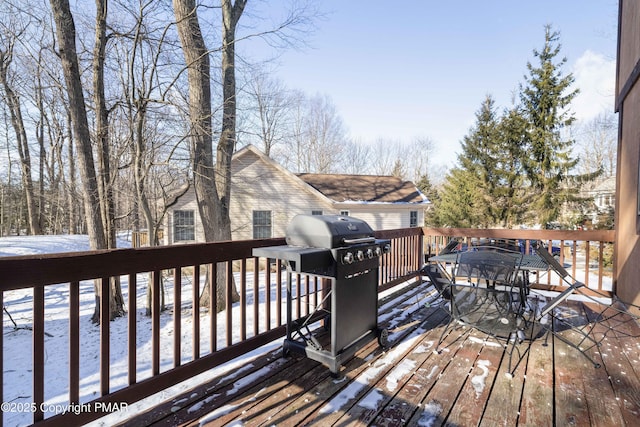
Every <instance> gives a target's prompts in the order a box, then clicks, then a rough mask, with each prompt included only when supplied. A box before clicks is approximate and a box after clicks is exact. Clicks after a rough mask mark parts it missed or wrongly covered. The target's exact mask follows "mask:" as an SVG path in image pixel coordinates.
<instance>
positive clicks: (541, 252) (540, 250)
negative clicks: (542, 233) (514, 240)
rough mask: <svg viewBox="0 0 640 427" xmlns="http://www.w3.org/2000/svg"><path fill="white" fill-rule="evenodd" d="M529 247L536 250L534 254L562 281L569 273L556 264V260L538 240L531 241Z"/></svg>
mask: <svg viewBox="0 0 640 427" xmlns="http://www.w3.org/2000/svg"><path fill="white" fill-rule="evenodd" d="M531 246H532V247H533V248H534V249H535V250H536V254H537V255H538V256H539V257H540V258H542V259H543V260H544V262H546V263H547V265H548V266H549V267H551V268H552V269H554V270H555V271H556V273H558V274H559V275H560V276H561V277H562V278H563V279H564V278H565V277H567V276H568V275H569V272H568V271H567V270H566V269H565V268H564V267H563V266H562V265H561V264H560V263H559V262H558V260H557V259H556V258H555V257H554V256H553V255H551V254H550V253H549V250H548V249H547V248H546V247H545V245H544V243H542V242H541V241H540V240H532V241H531Z"/></svg>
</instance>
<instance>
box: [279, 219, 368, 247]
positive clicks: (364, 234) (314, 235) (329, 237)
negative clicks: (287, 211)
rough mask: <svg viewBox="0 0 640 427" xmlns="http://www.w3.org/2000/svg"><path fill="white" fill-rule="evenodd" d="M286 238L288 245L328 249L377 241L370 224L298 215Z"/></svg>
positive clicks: (357, 220) (292, 221) (351, 220)
mask: <svg viewBox="0 0 640 427" xmlns="http://www.w3.org/2000/svg"><path fill="white" fill-rule="evenodd" d="M285 238H286V241H287V244H288V245H292V246H305V247H317V248H327V249H334V248H340V247H344V246H349V245H354V244H358V243H370V242H374V241H375V236H374V232H373V229H372V228H371V227H370V226H369V224H367V223H366V222H364V221H362V220H360V219H357V218H353V217H349V216H344V215H296V216H295V217H294V218H293V219H292V220H291V222H290V223H289V225H288V226H287V230H286V236H285Z"/></svg>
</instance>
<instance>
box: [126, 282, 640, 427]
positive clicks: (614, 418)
mask: <svg viewBox="0 0 640 427" xmlns="http://www.w3.org/2000/svg"><path fill="white" fill-rule="evenodd" d="M433 296H434V292H433V288H432V287H431V286H430V284H429V283H428V282H425V283H422V284H420V285H417V286H416V287H415V288H413V289H411V290H410V291H407V292H404V293H402V294H399V295H396V296H393V295H392V296H389V297H387V298H385V299H384V300H382V301H381V306H380V310H379V326H380V327H384V328H387V329H388V330H389V332H390V334H389V339H390V342H391V344H390V347H389V348H388V349H386V350H382V349H381V348H380V347H379V346H378V343H377V342H376V341H375V340H374V341H372V342H371V343H370V344H369V345H367V346H365V347H364V348H362V349H361V350H360V351H359V352H358V353H357V354H356V355H355V357H354V358H353V359H351V360H350V361H349V362H348V363H347V364H346V366H345V367H343V368H342V370H341V372H340V373H339V376H338V377H337V378H334V377H332V376H331V375H330V372H329V370H328V369H327V368H326V367H324V366H322V365H320V364H319V363H317V362H314V361H311V360H309V359H306V358H301V357H298V356H293V357H291V358H282V357H281V349H279V348H276V349H273V348H271V350H270V351H268V352H266V353H264V354H263V355H261V356H260V357H258V358H256V359H253V360H252V361H251V362H250V363H245V364H243V365H240V366H238V367H237V368H236V369H231V370H229V371H228V372H226V373H224V374H223V375H221V376H219V377H216V378H214V379H213V380H211V381H209V382H207V383H206V384H204V385H201V386H199V387H197V388H194V389H192V390H189V391H187V392H185V393H184V394H182V395H180V396H177V397H175V398H173V399H172V400H171V401H168V402H167V403H165V404H162V405H159V406H157V407H155V408H153V410H151V411H150V412H148V413H144V414H139V415H138V416H137V417H136V418H134V419H131V420H129V421H128V422H127V423H126V425H132V426H133V425H151V424H154V425H198V424H199V425H206V426H221V425H237V426H254V425H255V426H257V425H277V426H297V425H322V426H328V425H339V426H347V425H375V426H403V425H420V426H432V425H433V426H435V425H441V424H447V425H458V426H470V425H489V426H494V425H591V426H612V425H635V423H637V420H638V417H640V339H639V338H638V337H640V328H639V327H638V325H637V323H635V322H626V323H623V324H621V325H618V328H619V329H618V331H619V333H616V334H614V336H611V334H607V336H604V337H603V336H602V335H600V336H601V339H599V340H600V341H601V345H600V346H599V347H596V348H593V349H592V350H590V355H591V356H592V357H593V358H594V359H595V360H596V361H598V362H601V363H602V366H601V367H600V368H595V367H594V365H593V364H592V363H591V362H590V361H589V360H588V359H587V358H586V357H584V356H583V355H581V354H580V353H579V352H578V351H577V350H575V349H574V348H571V347H569V346H567V344H565V343H564V342H563V341H561V340H559V339H557V338H554V337H553V336H549V337H547V338H548V339H547V340H545V337H542V338H539V339H537V340H534V341H533V342H532V344H531V347H530V350H529V351H525V350H526V349H527V348H528V342H525V343H523V344H521V345H520V346H519V348H520V349H521V350H522V351H523V356H522V359H521V361H520V363H519V364H518V365H517V367H516V369H515V371H514V375H513V377H510V376H509V375H507V374H508V371H509V369H508V364H509V360H508V359H509V357H508V354H507V352H505V349H504V347H503V346H501V345H499V344H498V343H497V342H496V341H495V340H490V339H489V340H487V336H486V335H483V334H481V333H479V332H475V331H474V332H471V333H470V334H465V331H464V330H463V328H459V329H455V330H454V331H452V332H451V333H450V334H449V335H447V337H446V338H445V342H444V346H445V348H444V349H443V350H442V351H441V352H439V353H438V352H434V347H435V344H436V343H437V342H438V339H439V338H440V334H441V333H442V330H443V328H444V326H445V324H446V323H447V315H446V312H445V311H444V310H442V309H441V305H440V303H441V301H438V300H436V301H434V300H433ZM569 304H570V306H566V305H565V306H564V310H566V313H567V314H568V315H572V316H574V317H575V318H574V319H573V321H577V322H583V323H587V324H588V323H589V320H588V319H587V315H588V313H589V312H590V310H588V309H587V310H585V306H584V304H583V303H579V302H575V301H572V302H570V303H569ZM600 326H601V325H596V327H595V329H594V334H596V336H597V335H598V328H600ZM623 329H624V330H623ZM571 333H572V332H571V331H564V332H562V334H564V335H565V337H566V338H569V339H570V334H571ZM573 333H575V332H573ZM516 357H517V354H516Z"/></svg>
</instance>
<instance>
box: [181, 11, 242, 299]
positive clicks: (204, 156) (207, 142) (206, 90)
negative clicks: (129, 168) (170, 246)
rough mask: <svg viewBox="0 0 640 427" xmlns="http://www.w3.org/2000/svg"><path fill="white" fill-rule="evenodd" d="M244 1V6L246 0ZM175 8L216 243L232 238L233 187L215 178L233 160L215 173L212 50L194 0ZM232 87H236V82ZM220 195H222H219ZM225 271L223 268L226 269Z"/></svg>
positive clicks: (204, 212) (204, 202)
mask: <svg viewBox="0 0 640 427" xmlns="http://www.w3.org/2000/svg"><path fill="white" fill-rule="evenodd" d="M241 3H242V4H243V5H244V2H241ZM223 6H224V2H223ZM173 7H174V11H175V15H176V21H177V24H178V25H177V27H178V35H179V36H180V42H181V43H182V51H183V53H184V56H185V61H186V63H187V75H188V79H189V119H190V124H191V132H190V133H191V135H192V137H191V141H192V150H193V173H194V188H195V193H196V198H197V200H198V210H199V213H200V218H201V220H202V226H203V230H204V235H205V240H206V241H207V242H214V241H219V240H224V239H230V237H231V228H230V226H228V225H225V224H228V223H229V213H228V195H229V194H230V190H227V189H226V188H225V187H224V186H225V185H227V186H228V185H230V180H225V181H224V183H223V185H222V186H219V185H218V184H217V183H216V179H217V178H219V177H223V179H224V177H227V176H229V177H230V176H231V170H230V162H228V161H226V160H224V161H223V163H222V165H223V167H224V166H225V165H226V166H228V167H229V170H228V171H225V170H219V171H218V173H217V174H215V173H214V168H213V142H212V126H211V89H210V76H209V69H210V65H209V52H208V50H207V48H206V45H205V43H204V38H203V37H202V32H201V31H200V24H199V22H198V16H197V13H196V3H195V0H173ZM233 87H234V90H235V82H234V84H233ZM225 93H226V92H225ZM234 100H235V96H234ZM234 105H235V101H234ZM232 124H233V125H234V131H235V114H234V115H233V123H232ZM233 138H234V139H235V135H233ZM232 143H233V142H232ZM219 148H220V147H219ZM232 150H233V145H232V146H231V153H229V160H230V155H231V154H233V152H232ZM228 151H229V150H228V148H225V155H226V154H228ZM220 188H222V192H220V190H219V189H220ZM221 194H222V197H220V195H221ZM224 216H226V219H224V218H223V217H224ZM222 270H223V271H224V269H222ZM225 286H226V278H224V277H222V276H221V275H220V274H219V275H218V278H217V283H216V288H217V289H219V290H220V289H224V287H225ZM204 289H205V291H204V292H203V295H202V297H201V299H200V304H201V305H208V301H209V291H208V289H209V286H205V288H204ZM225 294H226V293H225ZM232 298H233V299H234V301H235V300H238V299H239V295H238V293H237V291H236V289H235V286H233V295H232ZM218 302H219V304H218V305H217V310H218V311H221V310H222V309H224V307H225V299H223V300H218Z"/></svg>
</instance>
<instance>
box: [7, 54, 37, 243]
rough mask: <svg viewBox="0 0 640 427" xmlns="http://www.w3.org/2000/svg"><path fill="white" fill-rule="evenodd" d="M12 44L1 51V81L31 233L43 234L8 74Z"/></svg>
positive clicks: (18, 110)
mask: <svg viewBox="0 0 640 427" xmlns="http://www.w3.org/2000/svg"><path fill="white" fill-rule="evenodd" d="M12 44H13V43H12V42H10V43H9V46H8V47H7V50H4V51H0V81H1V82H2V86H3V88H4V92H5V95H6V100H7V105H8V107H9V113H10V116H11V125H12V126H13V130H14V132H15V135H16V142H17V144H18V154H19V156H20V166H21V172H22V174H21V176H22V185H23V187H24V194H25V199H26V204H27V214H28V221H29V234H32V235H36V234H41V232H42V230H41V228H40V215H39V211H38V208H37V206H36V196H35V190H34V187H33V178H32V176H31V154H30V151H29V141H28V139H27V132H26V130H25V128H24V121H23V119H22V110H21V108H20V100H19V98H18V95H16V93H15V92H14V91H13V88H12V87H11V84H10V82H9V78H8V74H7V71H8V67H9V65H10V64H11V61H12V59H13V58H12V56H13V52H12V50H13V47H12Z"/></svg>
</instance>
